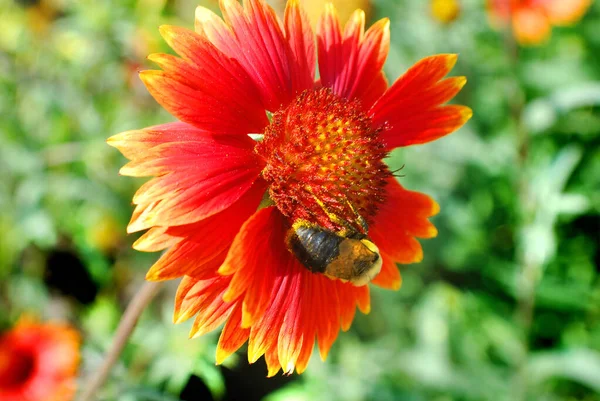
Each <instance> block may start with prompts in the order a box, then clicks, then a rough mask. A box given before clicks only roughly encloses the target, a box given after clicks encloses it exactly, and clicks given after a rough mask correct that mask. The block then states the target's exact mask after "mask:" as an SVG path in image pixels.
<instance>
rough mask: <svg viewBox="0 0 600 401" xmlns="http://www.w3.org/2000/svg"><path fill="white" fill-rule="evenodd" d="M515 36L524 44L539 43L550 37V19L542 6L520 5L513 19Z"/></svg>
mask: <svg viewBox="0 0 600 401" xmlns="http://www.w3.org/2000/svg"><path fill="white" fill-rule="evenodd" d="M512 25H513V31H514V34H515V38H516V39H517V41H518V42H519V43H520V44H522V45H537V44H540V43H542V42H545V41H546V40H548V38H549V37H550V30H551V27H550V21H549V20H548V17H547V16H546V13H545V12H544V9H543V8H541V7H520V8H518V9H517V10H516V11H515V12H514V14H513V19H512Z"/></svg>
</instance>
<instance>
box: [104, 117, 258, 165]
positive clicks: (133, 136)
mask: <svg viewBox="0 0 600 401" xmlns="http://www.w3.org/2000/svg"><path fill="white" fill-rule="evenodd" d="M207 134H208V132H206V131H203V130H200V129H198V128H196V127H194V126H193V125H189V124H186V123H182V122H175V123H168V124H162V125H155V126H153V127H148V128H144V129H139V130H132V131H125V132H122V133H120V134H117V135H114V136H112V137H110V138H108V140H107V141H106V142H107V143H108V144H109V145H110V146H113V147H115V148H117V149H119V151H120V152H121V153H123V156H125V157H126V158H128V159H129V160H133V159H136V158H139V157H140V156H141V155H143V154H144V152H146V151H147V150H149V149H152V148H153V147H155V146H158V145H162V144H163V143H167V142H188V141H195V140H198V139H202V137H204V136H205V135H207ZM248 146H250V143H248Z"/></svg>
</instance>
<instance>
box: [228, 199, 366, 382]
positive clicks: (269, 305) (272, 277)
mask: <svg viewBox="0 0 600 401" xmlns="http://www.w3.org/2000/svg"><path fill="white" fill-rule="evenodd" d="M285 233H286V226H285V224H284V220H283V216H282V215H281V214H280V213H279V211H278V210H277V209H276V208H274V207H268V208H265V209H261V210H259V211H258V212H256V213H255V214H254V216H252V217H251V218H250V219H248V221H247V222H246V223H245V224H244V226H243V227H242V229H241V230H240V232H239V233H238V235H237V236H236V239H235V240H234V243H233V244H232V246H231V248H230V252H229V255H228V257H227V261H226V262H225V263H224V264H223V266H222V267H221V268H220V269H219V272H220V273H221V274H226V275H231V277H232V278H231V283H230V285H229V289H228V290H227V293H226V294H225V295H224V299H225V300H226V301H231V302H232V303H237V304H239V303H240V302H241V303H242V304H243V307H242V312H241V313H242V317H241V318H240V319H239V321H238V322H236V324H235V325H234V326H235V327H246V326H248V325H251V327H250V336H249V342H248V358H249V361H250V362H254V361H256V360H257V359H258V358H260V356H261V355H265V360H266V362H267V366H268V369H269V372H268V374H269V375H274V374H275V373H276V372H277V371H278V370H279V369H280V368H283V370H284V372H287V373H290V372H291V371H293V370H294V369H297V370H298V371H303V370H304V369H305V368H306V365H307V363H308V360H309V358H310V355H311V354H312V350H313V346H314V341H315V336H317V337H318V339H319V348H320V351H321V355H322V356H323V357H325V356H326V355H327V352H328V351H329V349H330V348H331V345H332V344H333V342H334V340H335V338H336V336H337V333H338V331H339V329H340V326H342V327H343V328H345V329H347V328H348V327H349V326H350V324H351V322H352V319H353V317H354V311H355V308H356V306H358V307H359V308H360V309H361V310H362V311H363V312H365V313H367V312H368V311H369V288H368V287H367V286H363V287H355V286H353V285H351V284H347V283H342V282H341V281H339V280H331V279H329V278H327V277H325V276H323V275H321V274H313V273H311V272H310V271H309V270H308V269H306V268H305V267H303V266H302V265H300V263H299V262H298V261H297V260H296V259H295V258H294V257H293V256H292V254H291V253H290V252H289V251H288V250H287V249H286V247H285V245H284V238H285ZM324 305H326V307H324ZM245 314H247V315H248V316H243V315H245ZM230 335H231V334H228V336H230ZM236 345H237V344H236ZM238 346H239V345H238ZM232 348H234V347H232ZM222 354H223V355H227V352H225V351H223V353H222Z"/></svg>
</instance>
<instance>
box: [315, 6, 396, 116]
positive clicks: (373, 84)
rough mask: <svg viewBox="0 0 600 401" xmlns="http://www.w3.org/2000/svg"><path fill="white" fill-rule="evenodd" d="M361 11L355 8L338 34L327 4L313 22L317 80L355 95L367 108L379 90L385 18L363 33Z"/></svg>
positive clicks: (386, 26) (332, 11)
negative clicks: (316, 55)
mask: <svg viewBox="0 0 600 401" xmlns="http://www.w3.org/2000/svg"><path fill="white" fill-rule="evenodd" d="M364 27H365V14H364V12H363V11H362V10H357V11H356V12H355V13H354V14H353V15H352V17H351V18H350V20H349V21H348V23H347V24H346V26H345V29H344V34H343V36H342V34H341V30H340V24H339V20H338V17H337V13H336V11H335V9H334V7H333V5H331V4H328V6H327V7H326V10H325V13H324V14H323V15H322V17H321V19H320V20H319V23H318V25H317V41H318V49H319V71H320V75H321V83H322V84H323V86H328V87H331V88H332V89H333V91H334V92H335V93H336V94H338V95H340V96H343V97H346V98H348V99H353V98H359V99H360V100H361V101H362V102H363V105H364V107H365V109H367V110H368V109H369V108H370V107H371V105H372V104H373V103H374V101H375V100H376V99H377V98H378V97H379V96H381V94H383V92H384V91H385V89H386V88H387V86H385V87H384V88H382V87H381V86H382V83H384V84H387V82H386V81H385V79H382V78H381V77H382V75H381V74H382V73H381V69H382V67H383V64H384V63H385V59H386V58H387V54H388V51H389V43H390V31H389V21H388V20H387V19H383V20H380V21H378V22H376V23H375V24H374V25H373V26H372V27H371V28H369V30H368V31H367V32H366V33H365V32H364Z"/></svg>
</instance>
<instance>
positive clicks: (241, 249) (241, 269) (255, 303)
mask: <svg viewBox="0 0 600 401" xmlns="http://www.w3.org/2000/svg"><path fill="white" fill-rule="evenodd" d="M283 238H285V229H284V228H283V222H282V219H281V216H280V214H279V212H278V211H277V209H275V208H274V207H268V208H264V209H261V210H259V211H258V212H256V213H255V214H254V215H253V216H252V217H251V218H249V219H248V220H247V221H246V222H245V223H244V225H243V226H242V228H241V229H240V230H239V233H238V234H237V235H236V237H235V239H234V241H233V244H232V245H231V248H230V250H229V253H228V254H227V258H226V260H225V262H223V265H222V266H221V267H220V268H219V273H220V274H224V275H233V277H232V280H231V284H230V286H229V289H228V290H227V292H226V293H225V296H224V299H225V300H226V301H232V300H234V299H237V298H238V297H240V296H241V295H244V297H243V308H242V327H249V326H251V325H252V324H253V323H254V322H255V321H256V319H257V318H259V317H260V316H262V314H263V313H264V311H265V309H266V308H267V306H268V304H269V302H270V301H271V299H270V297H271V289H272V287H273V285H274V281H275V280H274V277H273V272H274V271H276V266H277V265H279V264H280V263H282V260H283V261H285V260H287V259H288V258H289V252H288V251H287V249H285V247H284V246H283ZM249 277H252V280H250V279H249Z"/></svg>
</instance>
